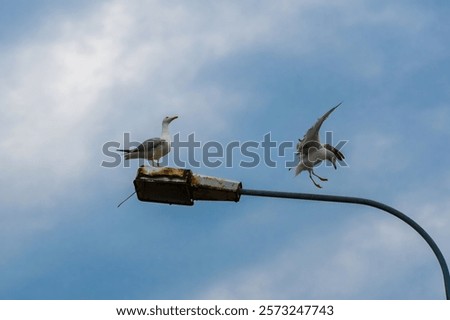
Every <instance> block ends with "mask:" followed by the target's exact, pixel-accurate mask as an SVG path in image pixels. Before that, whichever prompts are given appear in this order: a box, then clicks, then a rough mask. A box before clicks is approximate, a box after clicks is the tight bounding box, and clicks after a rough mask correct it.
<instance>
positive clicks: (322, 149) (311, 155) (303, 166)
mask: <svg viewBox="0 0 450 320" xmlns="http://www.w3.org/2000/svg"><path fill="white" fill-rule="evenodd" d="M341 103H342V102H341ZM341 103H339V104H338V105H337V106H335V107H334V108H332V109H331V110H330V111H328V112H327V113H325V114H324V115H323V116H322V117H320V118H319V119H317V121H316V123H315V124H314V125H313V126H312V127H311V128H309V130H308V131H307V132H306V134H305V136H304V137H303V139H298V140H299V142H298V143H297V154H298V156H299V159H300V162H299V164H298V165H297V167H295V175H296V176H297V175H299V174H300V173H301V172H302V171H303V170H308V172H309V178H310V179H311V181H312V182H313V183H314V185H315V186H316V187H317V188H322V187H321V186H320V185H319V184H318V183H317V182H316V181H314V179H313V177H312V175H314V176H316V177H317V178H319V179H320V180H321V181H328V179H326V178H322V177H319V176H318V175H317V174H316V173H315V172H314V167H315V166H317V165H319V164H320V163H321V162H322V161H324V160H328V161H330V162H331V163H332V164H333V167H334V169H336V160H339V161H342V160H344V159H345V157H344V155H343V154H342V153H341V152H340V151H339V150H338V149H336V148H334V147H333V146H331V145H329V144H321V143H320V139H319V130H320V127H321V126H322V123H323V122H324V121H325V119H326V118H328V116H329V115H330V114H331V113H332V112H333V111H334V109H336V108H337V107H339V106H340V105H341Z"/></svg>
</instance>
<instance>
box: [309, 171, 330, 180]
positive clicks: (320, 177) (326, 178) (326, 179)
mask: <svg viewBox="0 0 450 320" xmlns="http://www.w3.org/2000/svg"><path fill="white" fill-rule="evenodd" d="M312 174H313V175H314V176H316V177H317V178H319V179H320V180H321V181H328V179H327V178H322V177H321V176H318V175H317V174H316V173H315V172H314V171H313V172H312Z"/></svg>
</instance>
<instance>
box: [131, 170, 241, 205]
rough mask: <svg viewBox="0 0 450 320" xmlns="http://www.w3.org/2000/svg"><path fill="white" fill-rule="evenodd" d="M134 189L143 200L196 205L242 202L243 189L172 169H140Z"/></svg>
mask: <svg viewBox="0 0 450 320" xmlns="http://www.w3.org/2000/svg"><path fill="white" fill-rule="evenodd" d="M134 186H135V189H136V194H137V197H138V199H139V200H141V201H148V202H160V203H169V204H181V205H193V204H194V200H213V201H235V202H238V201H239V198H240V192H239V191H240V190H241V189H242V183H240V182H237V181H230V180H225V179H221V178H217V177H209V176H203V175H197V174H193V173H192V171H191V170H187V169H178V168H170V167H164V168H147V167H141V168H139V170H138V173H137V176H136V179H135V180H134Z"/></svg>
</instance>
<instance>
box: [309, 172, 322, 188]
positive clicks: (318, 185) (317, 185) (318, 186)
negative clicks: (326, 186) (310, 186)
mask: <svg viewBox="0 0 450 320" xmlns="http://www.w3.org/2000/svg"><path fill="white" fill-rule="evenodd" d="M311 172H312V170H309V178H310V179H311V181H312V182H313V183H314V185H315V186H316V187H317V188H322V187H321V186H320V184H318V183H317V182H315V181H314V179H313V177H312V176H311Z"/></svg>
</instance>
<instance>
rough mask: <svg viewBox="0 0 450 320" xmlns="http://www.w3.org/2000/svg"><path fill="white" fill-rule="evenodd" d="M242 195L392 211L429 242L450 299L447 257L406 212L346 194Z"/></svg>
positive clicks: (248, 191)
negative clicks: (349, 204)
mask: <svg viewBox="0 0 450 320" xmlns="http://www.w3.org/2000/svg"><path fill="white" fill-rule="evenodd" d="M240 193H241V195H242V194H243V195H247V196H258V197H272V198H285V199H301V200H313V201H327V202H341V203H353V204H361V205H366V206H370V207H374V208H377V209H380V210H383V211H386V212H387V213H390V214H392V215H394V216H396V217H397V218H399V219H400V220H402V221H404V222H406V223H407V224H408V225H409V226H411V227H412V228H413V229H414V230H416V231H417V232H418V233H419V234H420V235H421V236H422V238H423V239H424V240H425V241H426V242H427V243H428V245H429V246H430V247H431V250H433V252H434V254H435V255H436V258H437V259H438V262H439V265H440V266H441V269H442V274H443V277H444V287H445V295H446V299H447V300H450V274H449V271H448V266H447V263H446V262H445V258H444V256H443V255H442V252H441V250H439V247H438V246H437V244H436V242H434V240H433V239H432V238H431V237H430V235H429V234H428V233H427V232H426V231H425V230H424V229H423V228H422V227H421V226H420V225H418V224H417V223H416V222H415V221H414V220H413V219H411V218H410V217H408V216H407V215H405V214H404V213H402V212H400V211H398V210H396V209H394V208H392V207H390V206H388V205H385V204H384V203H381V202H377V201H374V200H370V199H365V198H356V197H344V196H334V195H322V194H311V193H294V192H279V191H265V190H252V189H241V190H240Z"/></svg>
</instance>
